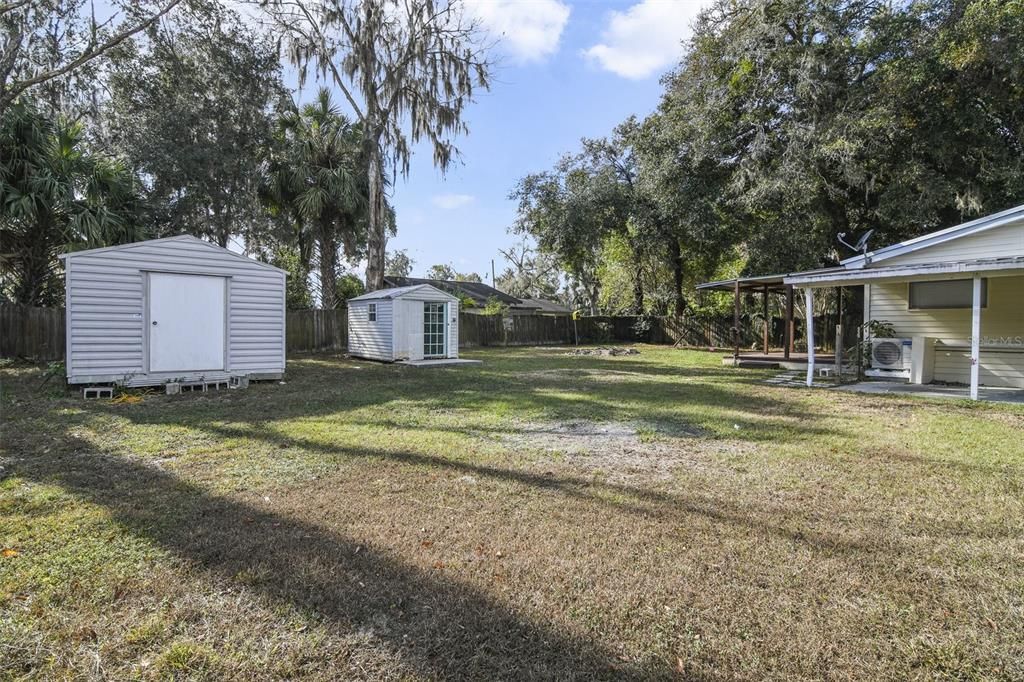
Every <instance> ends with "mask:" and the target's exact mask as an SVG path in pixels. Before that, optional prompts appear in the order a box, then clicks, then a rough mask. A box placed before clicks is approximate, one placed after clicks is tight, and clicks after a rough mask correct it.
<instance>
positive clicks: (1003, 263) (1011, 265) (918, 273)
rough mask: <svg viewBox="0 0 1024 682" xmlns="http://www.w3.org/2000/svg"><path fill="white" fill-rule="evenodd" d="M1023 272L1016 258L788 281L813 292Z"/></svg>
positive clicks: (835, 272) (818, 274) (822, 273)
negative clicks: (896, 282)
mask: <svg viewBox="0 0 1024 682" xmlns="http://www.w3.org/2000/svg"><path fill="white" fill-rule="evenodd" d="M1021 271H1024V256H1013V257H1010V258H985V259H980V260H965V261H956V262H941V263H920V264H915V265H891V266H888V267H877V268H865V269H863V270H849V269H847V268H845V267H837V268H825V269H823V270H808V271H807V272H795V273H793V274H791V275H787V276H786V277H785V279H784V281H785V283H786V284H792V285H794V286H798V287H812V288H813V287H835V286H849V285H855V284H860V283H871V282H880V281H882V282H884V281H902V280H911V279H936V278H938V279H957V278H959V277H964V276H967V275H972V274H974V273H982V272H984V273H998V274H1003V275H1013V274H1017V273H1018V272H1021Z"/></svg>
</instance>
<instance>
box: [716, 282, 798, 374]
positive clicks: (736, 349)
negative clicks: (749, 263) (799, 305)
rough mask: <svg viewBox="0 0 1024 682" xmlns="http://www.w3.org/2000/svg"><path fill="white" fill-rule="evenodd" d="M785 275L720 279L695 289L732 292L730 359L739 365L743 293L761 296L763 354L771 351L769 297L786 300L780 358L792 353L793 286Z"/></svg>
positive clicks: (785, 357)
mask: <svg viewBox="0 0 1024 682" xmlns="http://www.w3.org/2000/svg"><path fill="white" fill-rule="evenodd" d="M785 277H786V275H765V276H763V277H737V278H735V279H723V280H719V281H717V282H706V283H704V284H700V285H698V286H697V291H700V292H703V291H731V292H732V294H733V328H732V336H733V359H734V360H735V361H736V362H739V358H740V296H741V294H743V293H744V292H746V293H757V294H761V301H762V306H763V311H764V320H765V325H764V339H763V345H764V354H765V355H766V356H767V355H768V354H769V353H770V352H771V329H770V325H769V324H768V321H769V319H770V318H769V315H768V302H769V301H770V300H771V299H770V298H769V296H770V295H771V294H781V295H784V296H785V297H786V305H785V326H784V327H783V330H782V335H783V340H782V356H783V359H785V360H789V359H790V355H792V353H793V351H794V344H795V338H794V325H793V285H792V284H786V283H785V281H784V280H785Z"/></svg>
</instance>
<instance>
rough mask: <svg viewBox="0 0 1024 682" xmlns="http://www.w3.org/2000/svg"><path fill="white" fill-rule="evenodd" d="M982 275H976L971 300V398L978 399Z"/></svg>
mask: <svg viewBox="0 0 1024 682" xmlns="http://www.w3.org/2000/svg"><path fill="white" fill-rule="evenodd" d="M980 360H981V276H980V275H974V295H973V297H972V300H971V400H977V399H978V377H979V374H980V370H981V362H980Z"/></svg>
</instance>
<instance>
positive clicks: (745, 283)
mask: <svg viewBox="0 0 1024 682" xmlns="http://www.w3.org/2000/svg"><path fill="white" fill-rule="evenodd" d="M785 277H786V276H785V275H764V276H762V277H740V278H738V279H722V280H718V281H717V282H705V283H704V284H698V285H697V291H735V289H736V282H739V284H740V291H764V288H765V287H768V291H785V290H786V283H785V281H784V280H785Z"/></svg>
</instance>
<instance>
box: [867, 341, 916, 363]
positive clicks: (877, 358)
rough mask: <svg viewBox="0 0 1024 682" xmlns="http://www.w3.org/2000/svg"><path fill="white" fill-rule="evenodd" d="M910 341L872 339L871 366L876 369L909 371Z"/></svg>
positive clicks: (911, 343) (911, 344)
mask: <svg viewBox="0 0 1024 682" xmlns="http://www.w3.org/2000/svg"><path fill="white" fill-rule="evenodd" d="M912 346H913V342H912V341H911V340H910V339H872V340H871V366H872V367H873V368H875V369H889V370H893V369H895V370H909V369H910V351H911V347H912Z"/></svg>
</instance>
